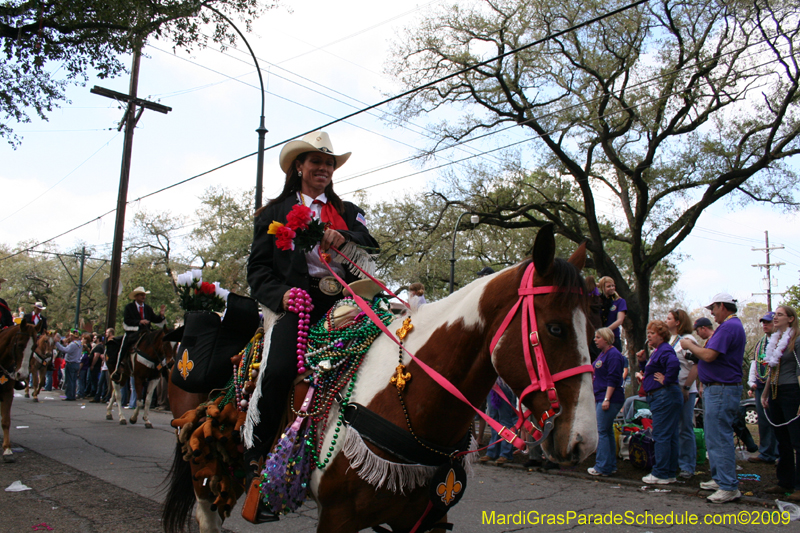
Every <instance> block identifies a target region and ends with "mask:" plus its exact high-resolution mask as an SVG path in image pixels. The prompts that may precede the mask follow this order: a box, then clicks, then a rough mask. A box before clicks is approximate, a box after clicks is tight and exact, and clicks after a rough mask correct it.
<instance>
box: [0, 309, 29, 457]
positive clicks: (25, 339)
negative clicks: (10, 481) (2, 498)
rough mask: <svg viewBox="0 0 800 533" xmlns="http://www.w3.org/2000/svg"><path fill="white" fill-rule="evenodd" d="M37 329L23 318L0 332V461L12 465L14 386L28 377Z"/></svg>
mask: <svg viewBox="0 0 800 533" xmlns="http://www.w3.org/2000/svg"><path fill="white" fill-rule="evenodd" d="M36 333H37V330H36V326H34V325H33V324H30V323H28V322H27V321H26V320H25V319H24V318H23V319H22V321H21V322H20V324H19V325H15V326H11V327H8V328H5V329H4V330H3V331H0V419H2V427H3V461H5V462H6V463H13V462H14V454H13V452H12V451H11V437H10V433H9V432H10V430H11V403H12V402H13V401H14V389H15V384H17V382H19V381H24V380H26V379H27V378H28V372H29V368H30V357H31V353H33V339H35V338H36Z"/></svg>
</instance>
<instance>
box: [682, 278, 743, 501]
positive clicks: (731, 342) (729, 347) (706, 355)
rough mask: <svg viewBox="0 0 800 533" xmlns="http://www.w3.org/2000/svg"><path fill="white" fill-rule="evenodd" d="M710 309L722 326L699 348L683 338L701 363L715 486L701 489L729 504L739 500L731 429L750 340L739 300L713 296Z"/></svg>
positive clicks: (705, 485) (704, 485) (708, 483)
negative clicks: (747, 344)
mask: <svg viewBox="0 0 800 533" xmlns="http://www.w3.org/2000/svg"><path fill="white" fill-rule="evenodd" d="M706 309H708V310H709V311H711V314H712V315H714V321H715V322H716V323H717V324H719V327H718V328H717V329H716V331H714V333H713V334H712V335H711V337H710V338H709V339H708V340H707V341H706V345H705V347H702V348H701V347H700V346H699V345H697V344H695V343H694V342H693V341H692V340H690V339H688V338H684V339H681V348H683V349H684V350H688V351H689V352H691V353H692V354H694V355H695V356H697V358H698V359H699V362H698V364H697V370H698V379H699V380H700V381H701V382H702V383H703V391H704V392H703V405H704V408H705V416H704V418H703V420H704V424H705V437H706V448H707V450H708V462H709V464H710V466H711V477H712V478H713V479H712V480H711V481H706V482H703V483H701V484H700V488H701V489H703V490H714V491H716V492H714V494H712V495H711V496H709V497H708V498H707V499H708V501H709V502H711V503H725V502H730V501H734V500H737V499H739V498H741V496H742V493H741V492H739V480H738V478H737V476H736V449H735V447H734V444H733V425H734V423H735V422H736V419H737V418H738V417H739V400H740V399H741V396H742V360H743V358H744V348H745V344H746V343H747V337H746V335H745V332H744V326H742V322H741V321H740V320H739V318H738V317H737V316H736V300H734V299H733V296H731V295H730V294H728V293H725V292H721V293H719V294H717V295H716V296H714V298H713V300H712V301H711V303H710V304H709V305H707V306H706Z"/></svg>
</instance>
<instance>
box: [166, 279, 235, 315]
mask: <svg viewBox="0 0 800 533" xmlns="http://www.w3.org/2000/svg"><path fill="white" fill-rule="evenodd" d="M175 285H176V286H177V288H178V297H179V298H180V300H181V308H183V310H184V311H214V312H217V313H220V312H222V310H223V309H225V302H226V301H227V299H228V294H229V291H227V290H225V289H223V288H221V287H220V286H219V282H218V281H217V282H214V283H209V282H207V281H203V271H202V270H198V269H195V270H191V271H189V272H186V273H184V274H179V275H178V279H177V281H176V283H175Z"/></svg>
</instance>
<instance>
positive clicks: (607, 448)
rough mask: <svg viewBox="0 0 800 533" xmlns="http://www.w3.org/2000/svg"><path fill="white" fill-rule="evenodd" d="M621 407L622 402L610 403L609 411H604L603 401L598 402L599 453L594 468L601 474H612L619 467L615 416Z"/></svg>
mask: <svg viewBox="0 0 800 533" xmlns="http://www.w3.org/2000/svg"><path fill="white" fill-rule="evenodd" d="M620 409H622V404H621V403H612V404H610V405H609V406H608V411H603V402H597V403H596V407H595V412H596V414H597V454H596V456H595V462H594V469H595V470H597V471H598V472H600V473H601V474H611V473H612V472H614V471H615V470H616V469H617V443H616V442H615V439H614V418H616V416H617V414H618V413H619V410H620Z"/></svg>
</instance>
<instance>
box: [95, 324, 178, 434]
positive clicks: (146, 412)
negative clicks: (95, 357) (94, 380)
mask: <svg viewBox="0 0 800 533" xmlns="http://www.w3.org/2000/svg"><path fill="white" fill-rule="evenodd" d="M170 331H172V330H170V329H167V328H166V327H164V328H163V329H156V330H153V331H148V332H146V333H144V334H143V335H142V337H141V338H140V339H139V341H138V342H137V343H136V345H135V346H132V347H131V353H130V354H128V355H127V357H128V358H129V360H130V362H131V366H130V367H129V366H127V365H122V364H120V369H119V371H120V372H121V379H120V383H126V382H127V381H129V380H130V378H131V376H133V380H134V388H135V390H136V398H137V401H136V409H135V410H134V412H133V414H132V415H131V416H130V419H129V421H130V423H131V424H135V423H136V422H137V421H138V419H139V411H140V410H143V414H142V420H143V421H144V427H146V428H148V429H151V428H152V427H153V424H151V423H150V402H151V401H152V399H153V392H154V391H155V389H156V386H157V385H158V380H159V378H160V377H161V375H162V374H163V373H166V372H168V370H169V368H171V367H172V362H173V360H174V359H175V346H174V345H173V343H171V342H167V341H164V335H166V334H168V333H170ZM121 342H122V340H121V338H120V337H115V338H114V339H112V340H111V341H109V342H108V343H107V344H106V356H107V357H108V361H107V365H108V368H115V367H117V357H118V354H119V348H120V344H121ZM129 368H132V369H133V370H132V371H130V370H128V369H129ZM166 375H168V374H166ZM120 383H117V382H115V381H112V382H111V384H112V386H113V390H112V392H111V398H110V399H109V400H108V405H107V407H106V419H107V420H113V419H114V417H113V415H112V414H111V412H112V409H113V407H114V403H115V402H116V403H117V410H118V412H119V423H120V424H121V425H123V426H124V425H126V424H127V423H128V420H125V417H124V416H123V414H122V407H123V406H122V403H121V399H122V391H121V387H120ZM145 384H147V389H145V388H144V386H145Z"/></svg>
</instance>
